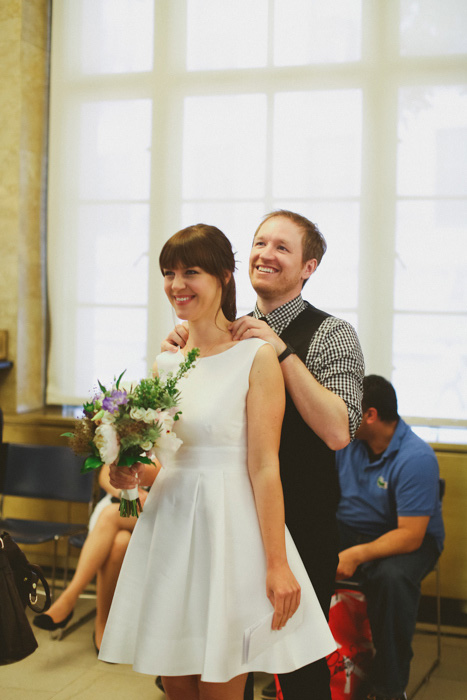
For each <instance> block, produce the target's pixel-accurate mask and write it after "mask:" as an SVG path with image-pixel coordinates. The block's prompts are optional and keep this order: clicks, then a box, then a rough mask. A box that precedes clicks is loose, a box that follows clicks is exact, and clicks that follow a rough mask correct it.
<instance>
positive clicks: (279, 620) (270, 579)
mask: <svg viewBox="0 0 467 700" xmlns="http://www.w3.org/2000/svg"><path fill="white" fill-rule="evenodd" d="M266 591H267V596H268V598H269V600H270V602H271V604H272V605H273V606H274V617H273V619H272V629H273V630H280V629H282V627H283V626H284V625H285V624H286V622H287V620H290V618H291V617H292V615H294V613H295V612H296V611H297V610H298V606H299V605H300V594H301V589H300V584H299V583H298V581H297V579H296V578H295V576H294V575H293V573H292V572H291V570H290V568H289V566H288V565H287V564H284V565H282V566H278V567H275V568H269V569H268V573H267V576H266Z"/></svg>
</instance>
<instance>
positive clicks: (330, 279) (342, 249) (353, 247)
mask: <svg viewBox="0 0 467 700" xmlns="http://www.w3.org/2000/svg"><path fill="white" fill-rule="evenodd" d="M274 208H275V209H290V210H292V211H296V212H298V213H299V214H303V216H306V217H307V219H309V220H310V221H313V223H315V224H316V226H318V228H319V230H320V231H321V233H322V234H323V236H324V238H325V239H326V243H327V246H328V247H327V250H326V253H325V254H324V256H323V259H322V261H321V263H320V264H319V266H318V268H317V270H316V271H315V272H314V273H313V275H312V276H311V278H310V279H309V280H308V282H307V283H306V284H305V286H304V288H303V297H304V298H305V299H307V301H309V302H310V303H311V304H313V305H314V306H317V307H318V308H321V309H323V310H324V311H331V309H342V308H344V307H345V308H346V309H356V308H357V301H358V258H359V232H360V205H359V204H357V203H356V202H303V201H301V202H299V201H297V200H295V201H294V200H280V201H277V202H275V203H274ZM333 313H334V311H333Z"/></svg>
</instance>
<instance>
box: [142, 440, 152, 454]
mask: <svg viewBox="0 0 467 700" xmlns="http://www.w3.org/2000/svg"><path fill="white" fill-rule="evenodd" d="M140 447H141V449H142V450H144V452H148V451H149V450H150V449H151V448H152V442H151V441H150V440H146V442H142V443H141V444H140Z"/></svg>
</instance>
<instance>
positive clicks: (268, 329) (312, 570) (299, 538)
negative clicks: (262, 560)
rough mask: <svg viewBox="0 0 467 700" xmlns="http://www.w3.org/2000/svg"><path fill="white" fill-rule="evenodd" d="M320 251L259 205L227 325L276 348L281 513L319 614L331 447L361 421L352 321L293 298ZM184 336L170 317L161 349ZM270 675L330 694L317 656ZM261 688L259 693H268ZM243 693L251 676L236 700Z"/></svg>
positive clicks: (331, 575) (293, 687)
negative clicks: (253, 297) (247, 284)
mask: <svg viewBox="0 0 467 700" xmlns="http://www.w3.org/2000/svg"><path fill="white" fill-rule="evenodd" d="M325 251H326V242H325V240H324V238H323V236H322V235H321V233H320V231H319V230H318V228H317V227H316V226H315V224H313V223H312V222H311V221H309V220H308V219H306V218H305V217H304V216H301V215H300V214H296V213H294V212H290V211H286V210H280V211H274V212H272V213H271V214H268V215H267V216H266V217H265V218H264V220H263V222H262V223H261V224H260V225H259V227H258V229H257V230H256V233H255V235H254V239H253V246H252V250H251V255H250V262H249V274H250V280H251V284H252V286H253V288H254V290H255V292H256V294H257V302H256V306H255V309H254V311H253V312H252V314H251V315H249V316H243V317H242V318H239V319H238V320H236V321H235V322H234V323H233V324H232V327H231V331H232V337H233V338H234V339H240V340H241V339H244V338H252V337H255V338H262V339H263V340H266V341H268V342H269V343H271V344H272V345H273V347H274V348H275V350H276V353H277V357H278V360H279V362H280V365H281V369H282V373H283V376H284V381H285V387H286V391H287V403H286V410H285V416H284V422H283V426H282V434H281V445H280V452H279V457H280V465H281V479H282V484H283V490H284V502H285V519H286V524H287V527H288V528H289V530H290V533H291V535H292V537H293V539H294V541H295V544H296V546H297V548H298V551H299V553H300V555H301V557H302V560H303V562H304V564H305V567H306V569H307V572H308V575H309V577H310V579H311V582H312V583H313V586H314V589H315V592H316V595H317V596H318V599H319V601H320V603H321V607H322V608H323V611H324V613H325V615H326V617H328V615H329V604H330V600H331V595H332V593H333V591H334V581H335V575H336V568H337V562H338V536H337V527H336V508H337V503H338V499H339V486H338V479H337V472H336V469H335V455H334V452H335V450H339V449H341V448H343V447H345V446H346V445H347V444H348V443H349V442H350V441H351V440H352V439H353V437H354V435H355V431H356V430H357V428H358V426H359V424H360V420H361V398H362V382H363V376H364V363H363V355H362V351H361V348H360V343H359V341H358V338H357V335H356V333H355V330H354V329H353V328H352V326H351V325H350V324H349V323H347V322H346V321H343V320H341V319H338V318H335V317H333V316H330V315H329V314H327V313H325V312H324V311H320V310H318V309H316V308H315V307H313V306H311V305H310V304H308V303H307V302H305V301H304V300H303V299H302V296H301V290H302V287H303V285H304V284H305V283H306V282H307V280H308V279H309V278H310V277H311V275H312V274H313V273H314V272H315V270H316V268H317V267H318V265H319V263H320V261H321V258H322V257H323V255H324V253H325ZM187 337H188V332H187V330H186V329H185V327H184V326H183V325H178V326H176V328H175V330H174V331H173V332H172V333H171V334H170V336H169V338H168V339H167V341H166V342H165V343H164V344H163V347H162V349H163V350H167V349H169V347H170V345H172V346H173V345H175V344H176V345H179V346H181V347H183V346H184V345H185V343H186V340H187ZM250 676H251V674H250ZM279 678H280V683H281V687H282V691H283V694H284V700H304V698H313V700H331V692H330V688H329V681H330V678H329V671H328V667H327V663H326V660H325V659H321V660H319V661H317V662H315V663H313V664H310V665H309V666H305V667H304V668H301V669H299V670H297V671H294V672H293V673H288V674H283V675H280V677H279ZM268 691H269V687H267V688H265V689H264V691H263V697H271V698H273V697H275V691H274V690H272V694H271V695H269V694H268ZM252 698H253V682H252V678H250V679H249V682H248V683H247V687H246V690H245V700H252Z"/></svg>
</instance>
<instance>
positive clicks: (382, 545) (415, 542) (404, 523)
mask: <svg viewBox="0 0 467 700" xmlns="http://www.w3.org/2000/svg"><path fill="white" fill-rule="evenodd" d="M429 520H430V516H429V515H417V516H399V517H398V519H397V528H396V529H395V530H390V531H389V532H386V533H385V534H384V535H381V537H378V538H377V539H376V540H373V542H367V543H364V544H357V545H355V546H354V547H349V548H348V549H344V550H342V552H339V564H338V567H337V573H336V579H343V578H350V577H351V576H353V574H354V573H355V569H356V568H357V567H358V566H360V564H364V563H365V562H368V561H373V560H374V559H383V558H384V557H390V556H393V555H395V554H407V553H408V552H414V551H415V550H416V549H418V548H419V547H421V544H422V542H423V538H424V537H425V533H426V529H427V527H428V523H429Z"/></svg>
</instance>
